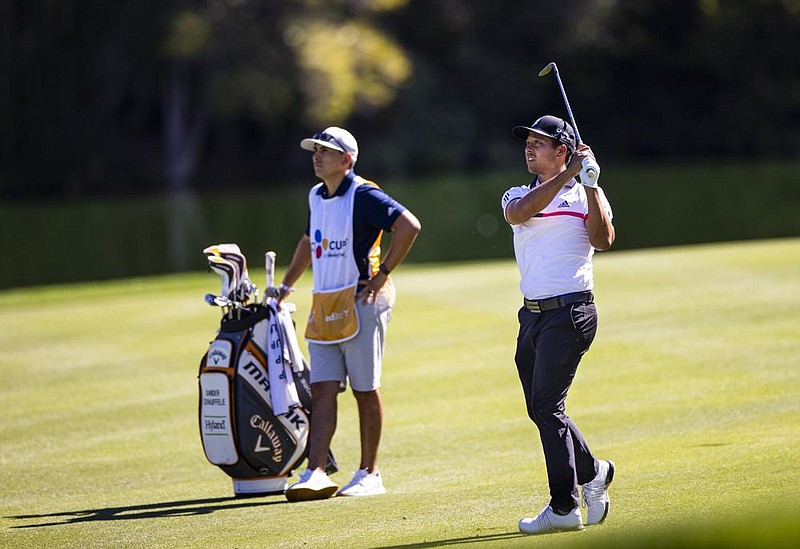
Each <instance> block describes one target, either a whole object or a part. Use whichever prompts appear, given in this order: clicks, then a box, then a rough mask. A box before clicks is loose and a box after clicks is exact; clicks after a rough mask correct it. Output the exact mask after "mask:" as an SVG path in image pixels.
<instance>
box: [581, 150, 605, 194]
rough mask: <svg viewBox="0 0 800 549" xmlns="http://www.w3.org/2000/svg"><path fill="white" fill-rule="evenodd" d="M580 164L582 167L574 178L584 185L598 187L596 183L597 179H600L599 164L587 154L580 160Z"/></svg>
mask: <svg viewBox="0 0 800 549" xmlns="http://www.w3.org/2000/svg"><path fill="white" fill-rule="evenodd" d="M581 165H582V166H583V167H582V168H581V171H580V172H578V175H577V176H576V177H575V179H576V180H577V181H578V183H580V184H581V185H583V186H584V187H592V188H594V189H596V188H598V187H599V186H600V185H598V181H600V164H598V163H597V160H595V159H594V158H591V157H589V156H587V157H586V158H584V159H583V161H581Z"/></svg>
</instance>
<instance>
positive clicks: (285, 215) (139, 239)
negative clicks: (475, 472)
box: [0, 161, 800, 287]
mask: <svg viewBox="0 0 800 549" xmlns="http://www.w3.org/2000/svg"><path fill="white" fill-rule="evenodd" d="M519 164H520V165H521V164H522V162H521V161H519ZM363 175H364V176H365V177H368V178H370V177H371V174H369V173H367V172H364V173H363ZM528 178H529V176H528V174H527V172H525V171H524V167H522V166H520V169H516V170H513V171H508V172H491V173H472V174H450V175H441V176H437V177H425V178H414V179H413V180H406V179H398V178H395V179H387V180H382V179H377V183H378V184H379V185H380V186H381V187H382V188H384V189H385V190H386V191H387V192H388V193H389V194H391V195H392V196H394V197H395V198H396V199H397V200H399V201H400V202H401V203H402V204H404V205H405V206H407V207H408V208H409V209H411V211H413V212H414V213H415V215H416V216H417V217H418V218H419V219H420V220H421V222H422V226H423V228H422V233H421V234H420V236H419V238H418V239H417V241H416V243H415V245H414V248H413V249H412V251H411V253H410V254H409V256H408V261H409V262H445V261H464V260H473V259H492V258H509V257H512V256H513V248H512V243H511V230H510V228H509V227H508V225H507V224H506V222H505V221H504V219H503V214H502V211H501V209H500V197H501V196H502V194H503V193H504V192H505V191H506V190H507V189H508V188H510V187H511V186H514V185H524V184H526V183H527V182H528V181H529V179H528ZM798 180H800V168H798V166H797V165H796V164H777V163H774V164H763V165H720V166H717V165H706V164H675V165H660V166H654V165H650V166H617V165H613V164H612V165H606V164H604V165H603V175H602V176H601V185H603V187H604V189H605V191H606V193H607V194H608V197H609V199H610V201H611V204H612V207H613V210H614V224H615V226H616V228H617V241H616V242H615V244H614V247H613V248H612V250H613V251H617V250H624V249H632V248H643V247H649V246H669V245H676V244H687V243H700V242H714V241H721V240H740V239H752V238H771V237H780V236H797V235H800V218H798V216H797V211H800V193H797V192H792V191H791V189H792V188H796V187H797V183H796V182H797V181H798ZM306 181H308V186H305V185H303V186H300V185H298V186H296V187H284V188H282V189H281V190H268V191H263V192H258V193H256V192H253V193H228V194H224V195H220V194H216V193H215V194H200V195H190V196H186V197H184V198H183V199H169V198H146V199H134V200H128V201H90V202H82V203H75V204H59V203H53V204H35V203H30V204H26V203H23V204H13V205H0V234H2V235H3V238H2V239H0V253H2V254H3V255H6V256H9V257H14V258H15V263H14V268H8V269H3V271H2V272H0V287H9V286H26V285H34V284H43V283H52V282H68V281H78V280H97V279H106V278H119V277H126V276H134V275H142V274H159V273H165V272H172V271H180V270H187V269H202V268H204V267H205V259H204V256H203V254H202V253H201V251H202V250H203V248H205V247H206V246H208V245H210V244H217V243H220V242H237V243H238V244H239V245H240V246H241V247H242V249H243V250H244V252H245V254H246V255H247V256H248V257H250V258H251V261H253V262H254V264H256V265H261V264H262V263H261V261H262V258H263V255H262V254H263V253H264V252H265V251H267V250H275V251H276V252H277V253H278V257H279V258H282V259H279V261H285V262H286V263H288V261H289V259H290V258H291V254H292V253H293V252H294V249H295V245H296V244H297V240H298V239H299V238H300V235H301V234H302V232H303V231H304V230H305V225H306V218H307V215H308V206H307V204H308V202H307V192H308V188H310V186H311V183H312V182H313V179H311V180H309V179H306ZM386 238H387V243H388V242H389V240H388V238H390V236H387V237H386ZM20 250H24V251H25V253H20V252H19V251H20ZM613 251H612V253H614V252H613ZM21 273H24V274H21Z"/></svg>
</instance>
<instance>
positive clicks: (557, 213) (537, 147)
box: [502, 115, 614, 534]
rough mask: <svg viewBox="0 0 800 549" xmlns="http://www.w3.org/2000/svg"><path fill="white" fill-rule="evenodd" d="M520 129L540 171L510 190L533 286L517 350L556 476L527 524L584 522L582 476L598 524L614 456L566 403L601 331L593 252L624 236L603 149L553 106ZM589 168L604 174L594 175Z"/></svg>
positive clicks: (590, 519)
mask: <svg viewBox="0 0 800 549" xmlns="http://www.w3.org/2000/svg"><path fill="white" fill-rule="evenodd" d="M513 133H514V135H515V136H517V137H519V138H522V139H524V140H525V162H526V164H527V167H528V172H530V173H531V174H532V175H534V176H535V178H534V180H533V181H532V182H531V183H530V184H528V185H523V186H520V187H512V188H511V189H509V190H508V191H506V193H505V194H504V195H503V198H502V207H503V213H504V215H505V219H506V221H507V222H508V223H509V224H510V225H511V228H512V230H513V234H514V253H515V256H516V259H517V264H518V266H519V271H520V285H519V287H520V290H521V291H522V294H523V306H522V308H521V309H520V310H519V313H518V318H519V335H518V338H517V349H516V355H515V357H514V360H515V362H516V365H517V371H518V374H519V379H520V382H521V383H522V389H523V392H524V394H525V403H526V406H527V411H528V416H529V417H530V418H531V419H532V420H533V422H534V423H535V424H536V427H537V428H538V430H539V437H540V439H541V443H542V449H543V451H544V458H545V464H546V468H547V478H548V483H549V486H550V503H549V504H548V505H547V506H546V507H545V508H544V509H543V510H542V511H541V512H540V513H539V514H538V515H537V516H536V517H533V518H523V519H521V520H520V521H519V529H520V531H521V532H523V533H528V534H539V533H545V532H553V531H559V530H581V529H583V527H584V522H583V518H582V516H581V511H580V505H579V500H578V486H580V487H581V492H582V498H583V500H584V502H585V504H586V507H587V517H586V524H587V525H592V524H598V523H600V522H603V520H605V518H606V515H607V514H608V509H609V504H610V502H609V498H608V485H609V484H610V483H611V481H612V480H613V478H614V463H613V462H611V461H605V460H600V459H596V458H595V456H594V455H593V454H592V452H591V451H590V450H589V446H588V445H587V443H586V441H585V440H584V438H583V435H582V434H581V432H580V431H579V430H578V427H577V426H576V425H575V423H574V422H573V421H572V420H571V419H570V418H569V416H568V415H567V414H566V410H565V401H566V398H567V392H568V391H569V388H570V385H571V384H572V380H573V378H574V377H575V373H576V371H577V368H578V363H579V362H580V361H581V357H582V356H583V355H584V353H586V351H588V350H589V346H590V345H591V344H592V341H593V340H594V337H595V334H596V332H597V309H596V308H595V304H594V295H593V293H592V290H593V287H594V282H593V275H592V255H593V253H594V251H595V250H607V249H608V248H610V247H611V244H612V243H613V242H614V226H613V225H612V223H611V219H612V214H611V206H610V205H609V203H608V200H607V199H606V197H605V194H604V193H603V190H602V189H600V187H598V186H597V181H598V179H599V173H600V167H599V165H598V164H597V162H596V161H595V158H594V153H592V151H591V149H590V148H589V147H588V146H586V145H583V144H581V145H579V146H577V148H576V139H575V132H574V130H573V128H572V126H570V125H569V124H568V123H567V122H566V121H564V120H562V119H560V118H557V117H555V116H549V115H548V116H543V117H541V118H539V119H538V120H536V121H535V122H534V123H533V124H532V125H530V126H516V127H515V128H514V129H513ZM589 170H595V172H594V173H595V174H596V177H593V178H592V177H589V176H588V173H589V172H588V171H589Z"/></svg>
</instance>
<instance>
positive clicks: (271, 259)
mask: <svg viewBox="0 0 800 549" xmlns="http://www.w3.org/2000/svg"><path fill="white" fill-rule="evenodd" d="M264 267H265V269H266V276H267V288H272V287H274V286H275V252H267V253H265V254H264Z"/></svg>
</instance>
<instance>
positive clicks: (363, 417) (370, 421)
mask: <svg viewBox="0 0 800 549" xmlns="http://www.w3.org/2000/svg"><path fill="white" fill-rule="evenodd" d="M353 396H355V398H356V402H357V404H358V419H359V428H360V432H361V465H359V469H366V470H367V471H369V472H370V473H371V472H372V471H373V470H375V469H377V467H378V447H379V446H380V443H381V433H382V431H383V403H382V402H381V393H380V390H379V389H375V390H374V391H355V390H354V391H353Z"/></svg>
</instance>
